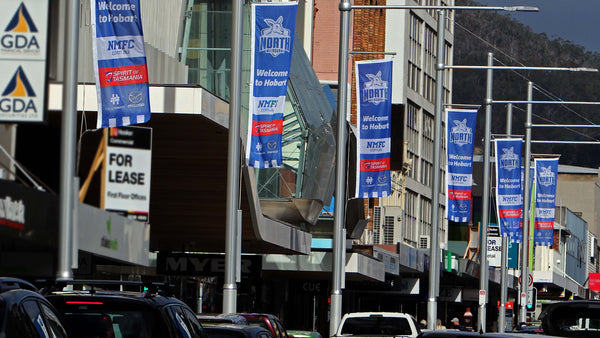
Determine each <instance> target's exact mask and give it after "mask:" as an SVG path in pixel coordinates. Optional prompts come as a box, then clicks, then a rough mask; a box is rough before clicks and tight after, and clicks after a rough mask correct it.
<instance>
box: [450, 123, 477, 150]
mask: <svg viewBox="0 0 600 338" xmlns="http://www.w3.org/2000/svg"><path fill="white" fill-rule="evenodd" d="M453 122H454V127H452V131H451V132H450V142H452V143H454V144H456V145H457V146H463V145H465V144H471V143H473V128H469V127H467V119H464V120H462V121H459V120H454V121H453Z"/></svg>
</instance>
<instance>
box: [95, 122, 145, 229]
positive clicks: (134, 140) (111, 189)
mask: <svg viewBox="0 0 600 338" xmlns="http://www.w3.org/2000/svg"><path fill="white" fill-rule="evenodd" d="M151 164H152V129H151V128H143V127H119V128H109V129H108V135H107V137H106V157H105V162H104V165H105V175H104V209H105V210H108V211H116V212H117V213H120V214H123V215H125V216H127V217H129V218H132V219H135V220H138V221H142V222H147V221H148V214H149V211H150V172H151V170H150V169H151Z"/></svg>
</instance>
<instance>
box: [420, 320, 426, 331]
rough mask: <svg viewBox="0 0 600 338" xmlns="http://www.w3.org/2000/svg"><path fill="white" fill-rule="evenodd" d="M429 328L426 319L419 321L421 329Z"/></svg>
mask: <svg viewBox="0 0 600 338" xmlns="http://www.w3.org/2000/svg"><path fill="white" fill-rule="evenodd" d="M426 328H427V321H426V320H425V319H421V321H420V322H419V329H421V330H423V329H426Z"/></svg>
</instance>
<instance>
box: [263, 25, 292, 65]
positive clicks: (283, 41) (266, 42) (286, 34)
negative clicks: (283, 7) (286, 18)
mask: <svg viewBox="0 0 600 338" xmlns="http://www.w3.org/2000/svg"><path fill="white" fill-rule="evenodd" d="M264 21H265V23H266V24H267V25H268V26H269V27H267V28H263V29H261V31H260V38H259V41H260V45H259V49H258V51H259V52H264V53H268V54H271V55H272V56H273V57H277V56H278V55H280V54H283V53H289V52H290V50H291V47H292V37H291V36H290V30H289V29H287V28H285V27H283V16H280V17H279V18H277V20H273V19H269V18H267V19H264Z"/></svg>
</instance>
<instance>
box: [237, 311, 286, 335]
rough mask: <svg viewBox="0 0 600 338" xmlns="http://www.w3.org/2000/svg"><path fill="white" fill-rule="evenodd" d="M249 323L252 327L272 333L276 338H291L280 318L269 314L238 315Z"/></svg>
mask: <svg viewBox="0 0 600 338" xmlns="http://www.w3.org/2000/svg"><path fill="white" fill-rule="evenodd" d="M238 315H240V316H243V317H244V318H246V320H247V321H248V325H250V326H260V327H263V328H265V329H267V330H269V331H270V332H271V334H272V335H273V336H274V337H275V338H289V337H288V334H287V330H286V329H285V327H284V326H283V324H282V323H281V321H280V320H279V318H278V317H277V316H275V315H273V314H269V313H238Z"/></svg>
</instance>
